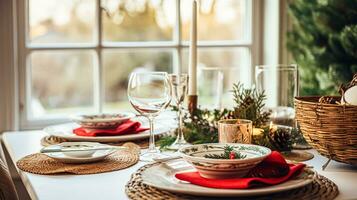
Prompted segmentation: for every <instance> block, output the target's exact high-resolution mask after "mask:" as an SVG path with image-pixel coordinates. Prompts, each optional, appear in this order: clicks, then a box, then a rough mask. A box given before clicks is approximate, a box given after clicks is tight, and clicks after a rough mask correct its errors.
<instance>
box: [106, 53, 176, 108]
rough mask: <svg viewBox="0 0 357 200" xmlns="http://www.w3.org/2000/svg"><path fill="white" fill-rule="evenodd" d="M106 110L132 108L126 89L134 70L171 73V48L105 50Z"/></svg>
mask: <svg viewBox="0 0 357 200" xmlns="http://www.w3.org/2000/svg"><path fill="white" fill-rule="evenodd" d="M102 55H103V65H104V87H105V105H104V109H105V111H107V112H108V111H112V110H113V109H114V110H115V109H124V110H131V109H132V107H131V105H130V104H129V101H128V99H127V94H126V89H127V87H128V78H129V75H130V73H131V72H132V71H145V70H147V71H166V72H168V73H171V72H172V71H173V69H172V51H171V50H155V49H151V50H104V51H103V54H102Z"/></svg>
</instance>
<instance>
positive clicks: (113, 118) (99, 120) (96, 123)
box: [71, 112, 135, 129]
mask: <svg viewBox="0 0 357 200" xmlns="http://www.w3.org/2000/svg"><path fill="white" fill-rule="evenodd" d="M133 117H135V114H134V113H130V112H119V113H113V114H105V113H104V114H93V115H76V116H72V117H71V118H72V120H73V121H74V122H76V123H78V124H79V125H81V126H82V127H84V128H92V129H101V128H102V129H107V128H113V127H117V126H118V125H120V124H122V123H124V122H126V121H128V120H129V119H131V118H133Z"/></svg>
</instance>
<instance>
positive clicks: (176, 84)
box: [168, 74, 190, 150]
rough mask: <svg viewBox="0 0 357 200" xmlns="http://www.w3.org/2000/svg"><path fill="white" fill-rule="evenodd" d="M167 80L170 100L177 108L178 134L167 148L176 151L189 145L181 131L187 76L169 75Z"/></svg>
mask: <svg viewBox="0 0 357 200" xmlns="http://www.w3.org/2000/svg"><path fill="white" fill-rule="evenodd" d="M169 80H170V83H171V87H172V100H173V101H174V103H175V104H176V106H177V109H178V112H177V116H178V129H177V130H178V134H177V138H176V140H175V142H174V143H173V144H172V145H170V146H169V147H168V148H169V149H172V150H177V149H179V148H181V147H183V146H187V145H190V144H189V143H188V142H186V140H185V137H184V135H183V131H182V128H183V127H182V103H183V101H184V100H185V97H186V95H187V85H188V75H187V74H180V75H177V74H170V75H169Z"/></svg>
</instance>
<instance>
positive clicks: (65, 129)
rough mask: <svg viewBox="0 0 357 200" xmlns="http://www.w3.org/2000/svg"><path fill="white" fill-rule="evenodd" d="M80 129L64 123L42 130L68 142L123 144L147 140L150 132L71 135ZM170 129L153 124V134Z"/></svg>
mask: <svg viewBox="0 0 357 200" xmlns="http://www.w3.org/2000/svg"><path fill="white" fill-rule="evenodd" d="M142 126H143V127H148V125H147V123H142ZM78 127H80V126H79V125H78V124H76V123H66V124H60V125H54V126H48V127H46V128H44V129H43V130H44V131H45V132H46V133H48V134H49V135H52V136H56V137H60V138H64V139H66V140H68V141H86V142H123V141H132V140H138V139H144V138H148V137H149V136H150V131H149V130H147V131H143V132H141V133H137V134H126V135H117V136H98V137H88V136H78V135H76V134H74V133H73V129H75V128H78ZM170 130H171V129H170V127H169V126H164V125H163V124H160V122H155V124H154V134H155V135H161V134H164V133H167V132H169V131H170Z"/></svg>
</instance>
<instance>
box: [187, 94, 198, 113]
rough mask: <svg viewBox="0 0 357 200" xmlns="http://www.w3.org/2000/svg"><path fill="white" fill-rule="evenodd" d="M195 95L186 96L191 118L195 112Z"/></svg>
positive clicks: (196, 97) (196, 98)
mask: <svg viewBox="0 0 357 200" xmlns="http://www.w3.org/2000/svg"><path fill="white" fill-rule="evenodd" d="M197 100H198V96H197V95H188V111H189V112H190V114H191V116H193V113H194V112H195V111H196V110H197Z"/></svg>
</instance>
